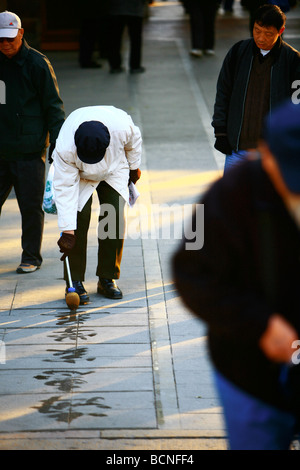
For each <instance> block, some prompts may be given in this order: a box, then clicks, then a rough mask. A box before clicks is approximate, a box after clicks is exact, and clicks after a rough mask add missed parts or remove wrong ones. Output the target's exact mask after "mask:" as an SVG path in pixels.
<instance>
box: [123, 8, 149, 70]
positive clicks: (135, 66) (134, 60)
mask: <svg viewBox="0 0 300 470" xmlns="http://www.w3.org/2000/svg"><path fill="white" fill-rule="evenodd" d="M127 25H128V33H129V40H130V56H129V67H130V72H131V73H141V72H144V71H145V68H144V67H142V66H141V60H142V44H143V18H141V17H139V16H128V17H127Z"/></svg>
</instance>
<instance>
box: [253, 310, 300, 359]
mask: <svg viewBox="0 0 300 470" xmlns="http://www.w3.org/2000/svg"><path fill="white" fill-rule="evenodd" d="M298 339H299V335H298V333H297V331H296V330H295V328H294V327H293V326H292V325H291V324H290V323H289V322H288V321H287V320H285V319H284V318H283V317H282V316H281V315H279V314H277V313H274V314H273V315H272V316H271V317H270V319H269V322H268V326H267V329H266V330H265V332H264V333H263V335H262V336H261V338H260V340H259V346H260V348H261V349H262V351H263V352H264V354H265V355H266V356H267V357H268V358H269V359H270V360H271V361H274V362H290V361H291V358H292V343H293V341H295V340H298Z"/></svg>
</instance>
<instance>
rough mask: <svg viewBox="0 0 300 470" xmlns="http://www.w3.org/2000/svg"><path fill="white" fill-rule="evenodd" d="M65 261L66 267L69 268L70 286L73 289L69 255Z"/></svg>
mask: <svg viewBox="0 0 300 470" xmlns="http://www.w3.org/2000/svg"><path fill="white" fill-rule="evenodd" d="M65 263H66V268H67V274H68V280H69V286H70V288H71V289H72V290H73V282H72V277H71V271H70V264H69V258H68V257H67V256H66V257H65Z"/></svg>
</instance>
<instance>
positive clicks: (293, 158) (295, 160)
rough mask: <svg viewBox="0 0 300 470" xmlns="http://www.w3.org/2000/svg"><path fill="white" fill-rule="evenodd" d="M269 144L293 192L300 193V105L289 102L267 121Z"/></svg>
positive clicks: (266, 138) (265, 133)
mask: <svg viewBox="0 0 300 470" xmlns="http://www.w3.org/2000/svg"><path fill="white" fill-rule="evenodd" d="M264 139H265V141H266V142H267V144H268V146H269V148H270V150H271V152H272V154H273V156H274V158H275V160H276V162H277V164H278V166H279V169H280V173H281V176H282V178H283V180H284V182H285V184H286V186H287V187H288V189H289V190H290V191H291V192H294V193H300V105H299V104H294V103H293V102H292V101H290V100H288V101H287V102H285V103H284V104H282V105H281V106H279V107H278V108H276V109H275V111H274V112H273V113H272V114H271V116H270V117H269V118H268V119H267V121H266V126H265V131H264Z"/></svg>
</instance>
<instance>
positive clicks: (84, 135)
mask: <svg viewBox="0 0 300 470" xmlns="http://www.w3.org/2000/svg"><path fill="white" fill-rule="evenodd" d="M109 143H110V133H109V130H108V129H107V127H106V126H105V125H104V124H103V123H102V122H100V121H85V122H83V123H82V124H80V126H79V127H78V129H77V131H76V132H75V145H76V147H77V155H78V158H80V160H81V161H82V162H84V163H98V162H100V161H101V160H102V159H103V157H104V155H105V152H106V149H107V147H108V146H109Z"/></svg>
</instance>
